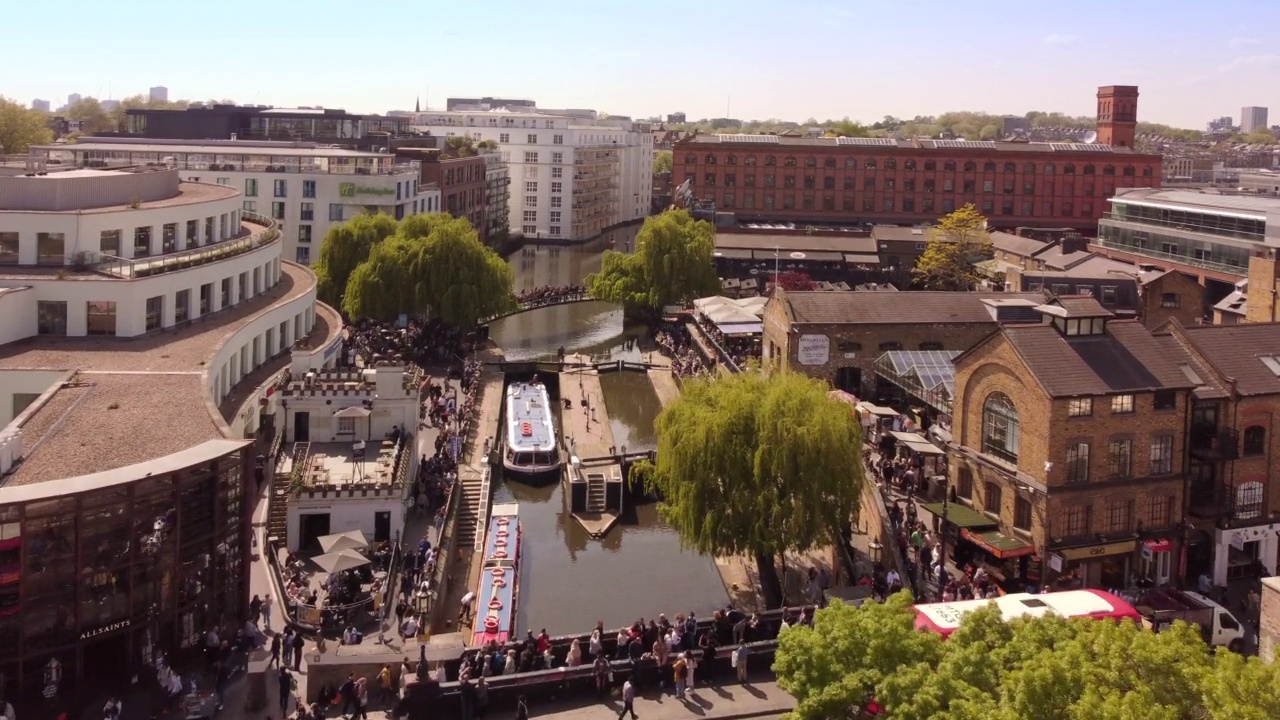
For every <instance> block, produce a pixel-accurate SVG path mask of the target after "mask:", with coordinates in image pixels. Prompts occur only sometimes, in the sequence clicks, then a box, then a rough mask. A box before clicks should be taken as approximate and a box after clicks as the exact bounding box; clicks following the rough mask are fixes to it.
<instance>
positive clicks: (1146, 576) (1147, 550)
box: [1137, 537, 1174, 587]
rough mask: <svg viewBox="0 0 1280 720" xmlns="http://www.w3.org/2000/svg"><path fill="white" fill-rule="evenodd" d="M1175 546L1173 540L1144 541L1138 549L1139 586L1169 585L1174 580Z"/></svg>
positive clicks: (1163, 538) (1165, 538)
mask: <svg viewBox="0 0 1280 720" xmlns="http://www.w3.org/2000/svg"><path fill="white" fill-rule="evenodd" d="M1173 568H1174V544H1173V540H1172V539H1171V538H1167V537H1162V538H1155V539H1151V540H1143V541H1142V542H1141V544H1140V545H1139V547H1138V566H1137V575H1138V584H1139V585H1142V586H1145V587H1160V586H1162V585H1168V584H1169V583H1170V581H1171V580H1172V579H1173Z"/></svg>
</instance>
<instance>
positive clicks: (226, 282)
mask: <svg viewBox="0 0 1280 720" xmlns="http://www.w3.org/2000/svg"><path fill="white" fill-rule="evenodd" d="M230 304H231V278H222V304H221V305H220V306H219V309H222V308H225V307H226V306H228V305H230Z"/></svg>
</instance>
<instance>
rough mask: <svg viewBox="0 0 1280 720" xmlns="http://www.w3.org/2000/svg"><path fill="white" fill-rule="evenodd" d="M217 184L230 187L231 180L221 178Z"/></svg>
mask: <svg viewBox="0 0 1280 720" xmlns="http://www.w3.org/2000/svg"><path fill="white" fill-rule="evenodd" d="M217 182H218V184H219V185H230V184H231V178H226V177H221V178H218V180H217Z"/></svg>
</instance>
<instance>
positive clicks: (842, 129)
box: [827, 118, 871, 137]
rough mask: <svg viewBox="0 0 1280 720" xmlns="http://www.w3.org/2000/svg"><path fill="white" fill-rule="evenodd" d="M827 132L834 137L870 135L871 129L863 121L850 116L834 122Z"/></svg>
mask: <svg viewBox="0 0 1280 720" xmlns="http://www.w3.org/2000/svg"><path fill="white" fill-rule="evenodd" d="M827 134H828V135H831V136H832V137H870V136H871V131H870V130H869V129H868V128H867V127H866V126H865V125H863V124H862V123H856V122H854V121H852V120H850V119H849V118H845V119H843V120H840V121H839V122H835V123H832V124H831V126H830V128H829V129H828V130H827Z"/></svg>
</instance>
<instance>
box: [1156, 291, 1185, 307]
mask: <svg viewBox="0 0 1280 720" xmlns="http://www.w3.org/2000/svg"><path fill="white" fill-rule="evenodd" d="M1181 305H1182V297H1181V296H1180V295H1178V293H1161V294H1160V307H1166V308H1176V307H1179V306H1181Z"/></svg>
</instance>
